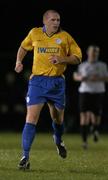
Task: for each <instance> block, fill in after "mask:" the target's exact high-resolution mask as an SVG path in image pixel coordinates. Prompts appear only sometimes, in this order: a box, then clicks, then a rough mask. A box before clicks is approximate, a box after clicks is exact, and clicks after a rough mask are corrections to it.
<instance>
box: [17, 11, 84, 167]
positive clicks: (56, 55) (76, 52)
mask: <svg viewBox="0 0 108 180" xmlns="http://www.w3.org/2000/svg"><path fill="white" fill-rule="evenodd" d="M43 24H44V25H43V27H40V28H33V29H32V30H31V31H30V32H29V34H28V35H27V36H26V38H25V39H24V40H23V42H22V43H21V46H20V47H19V50H18V53H17V60H16V66H15V71H16V72H17V73H20V72H21V71H22V70H23V64H22V61H23V59H24V57H25V55H26V54H27V52H28V51H32V50H33V51H34V59H33V67H32V75H31V76H30V80H29V85H28V92H27V97H26V103H27V116H26V123H25V126H24V129H23V133H22V149H23V155H22V158H21V160H20V163H19V168H20V169H28V168H29V167H30V162H29V152H30V149H31V145H32V143H33V140H34V137H35V134H36V125H37V123H38V120H39V115H40V112H41V110H42V108H43V106H44V104H45V103H48V106H49V110H50V114H51V118H52V128H53V131H54V135H53V138H54V142H55V144H56V148H57V151H58V154H59V155H60V156H61V157H62V158H66V156H67V150H66V147H65V145H64V143H63V140H62V135H63V132H64V124H63V121H64V108H65V79H64V77H63V73H64V71H65V69H66V66H67V65H68V64H79V63H80V62H81V58H82V54H81V50H80V48H79V46H78V45H77V43H76V42H75V41H74V39H73V38H72V37H71V35H70V34H68V33H67V32H66V31H64V30H62V29H61V27H60V15H59V13H58V12H56V11H55V10H48V11H47V12H45V13H44V15H43Z"/></svg>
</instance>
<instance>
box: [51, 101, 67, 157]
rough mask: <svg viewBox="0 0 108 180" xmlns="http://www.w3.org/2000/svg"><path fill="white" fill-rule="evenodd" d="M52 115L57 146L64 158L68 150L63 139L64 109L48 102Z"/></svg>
mask: <svg viewBox="0 0 108 180" xmlns="http://www.w3.org/2000/svg"><path fill="white" fill-rule="evenodd" d="M48 106H49V110H50V115H51V118H52V128H53V132H54V135H53V138H54V142H55V143H56V146H57V151H58V153H59V155H60V156H61V157H62V158H66V156H67V151H66V148H65V145H64V143H63V140H62V135H63V133H64V124H63V121H64V109H59V108H57V107H55V106H54V104H52V103H48Z"/></svg>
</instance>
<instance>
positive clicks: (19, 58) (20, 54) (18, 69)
mask: <svg viewBox="0 0 108 180" xmlns="http://www.w3.org/2000/svg"><path fill="white" fill-rule="evenodd" d="M26 54H27V50H25V49H24V48H23V47H21V46H20V47H19V49H18V52H17V59H16V65H15V71H16V72H17V73H20V72H21V71H22V70H23V64H22V61H23V59H24V57H25V55H26Z"/></svg>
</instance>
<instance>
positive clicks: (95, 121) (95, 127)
mask: <svg viewBox="0 0 108 180" xmlns="http://www.w3.org/2000/svg"><path fill="white" fill-rule="evenodd" d="M100 121H101V116H99V115H95V114H94V113H92V115H91V122H92V134H93V140H94V142H97V141H98V140H99V125H100Z"/></svg>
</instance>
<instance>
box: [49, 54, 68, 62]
mask: <svg viewBox="0 0 108 180" xmlns="http://www.w3.org/2000/svg"><path fill="white" fill-rule="evenodd" d="M49 61H50V62H51V63H52V64H61V63H64V59H63V58H62V57H60V56H57V55H52V56H50V57H49Z"/></svg>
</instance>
